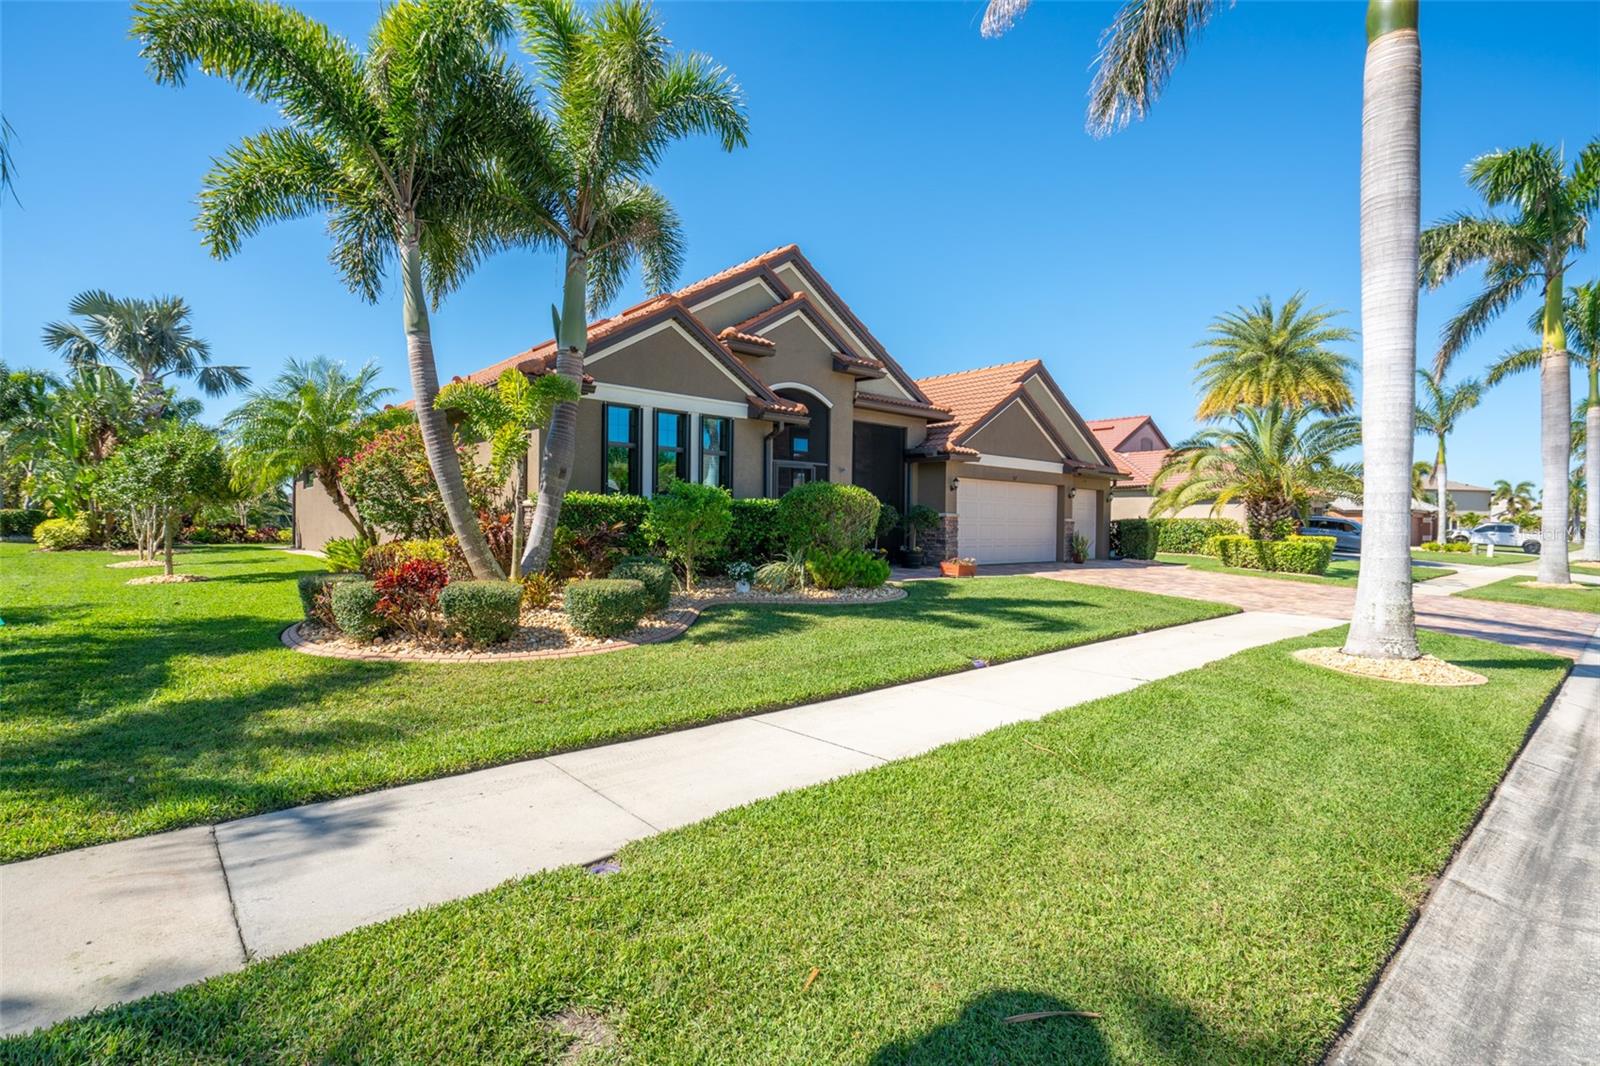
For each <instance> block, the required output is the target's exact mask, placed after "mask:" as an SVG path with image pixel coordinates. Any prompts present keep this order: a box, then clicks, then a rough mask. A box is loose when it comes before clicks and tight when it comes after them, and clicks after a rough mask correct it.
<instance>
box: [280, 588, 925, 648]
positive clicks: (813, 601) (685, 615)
mask: <svg viewBox="0 0 1600 1066" xmlns="http://www.w3.org/2000/svg"><path fill="white" fill-rule="evenodd" d="M891 592H892V593H893V595H888V596H882V597H877V598H874V599H870V600H868V599H857V598H844V597H841V598H840V599H835V600H822V599H817V598H816V597H814V596H781V597H762V598H761V599H750V598H749V597H746V596H738V595H733V596H711V597H708V598H706V599H704V600H701V601H700V602H698V603H696V604H694V605H693V606H685V607H677V608H674V609H672V610H670V611H664V612H662V613H661V614H660V615H658V616H657V617H658V618H662V619H668V620H670V621H671V624H670V625H667V626H663V627H662V628H660V629H656V630H652V631H651V632H650V633H649V634H648V635H646V636H644V637H641V638H639V639H638V640H608V641H606V642H605V643H603V644H589V645H585V646H584V647H581V648H537V649H532V650H528V651H467V650H462V651H419V650H416V649H409V650H406V651H394V652H386V651H378V650H356V649H354V648H339V647H333V646H330V645H327V644H323V643H321V642H318V641H311V640H307V639H305V638H304V637H302V636H301V635H300V623H299V622H296V623H294V625H292V626H290V627H289V628H287V629H285V630H284V631H283V632H282V633H280V634H279V635H278V639H279V640H281V641H283V645H284V647H286V648H289V649H291V650H293V651H298V652H302V653H304V654H306V655H320V656H321V657H323V658H325V659H358V660H361V661H364V662H391V663H393V662H402V663H464V662H474V663H496V662H521V661H523V660H526V659H572V658H576V657H577V656H579V655H600V654H603V653H605V652H608V651H621V650H622V649H623V648H637V647H640V646H642V645H646V644H664V643H666V642H667V641H669V640H675V639H676V638H678V637H680V636H682V635H683V633H684V632H685V631H686V630H687V629H688V628H689V627H690V626H692V625H694V623H695V621H696V619H698V618H699V617H700V612H701V611H703V610H705V609H706V608H707V607H715V606H717V605H718V604H724V603H745V604H761V605H772V606H778V607H781V606H785V605H788V606H796V605H803V606H810V607H840V606H852V605H867V604H878V603H894V602H895V601H896V600H903V599H905V598H906V590H905V589H903V588H895V589H892V590H891Z"/></svg>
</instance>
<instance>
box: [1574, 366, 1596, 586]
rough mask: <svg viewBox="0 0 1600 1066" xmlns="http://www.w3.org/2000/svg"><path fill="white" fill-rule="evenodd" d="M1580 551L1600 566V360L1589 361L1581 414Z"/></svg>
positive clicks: (1589, 560) (1580, 555)
mask: <svg viewBox="0 0 1600 1066" xmlns="http://www.w3.org/2000/svg"><path fill="white" fill-rule="evenodd" d="M1583 488H1584V497H1585V499H1584V504H1585V505H1584V508H1583V511H1584V516H1583V551H1582V552H1581V553H1580V554H1579V556H1578V558H1580V559H1582V560H1584V561H1585V562H1591V563H1600V357H1595V356H1593V355H1591V356H1590V358H1589V409H1588V410H1587V411H1586V412H1584V445H1583Z"/></svg>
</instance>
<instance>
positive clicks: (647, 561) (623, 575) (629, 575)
mask: <svg viewBox="0 0 1600 1066" xmlns="http://www.w3.org/2000/svg"><path fill="white" fill-rule="evenodd" d="M611 576H612V577H614V578H617V579H618V580H622V581H637V582H639V584H641V585H643V586H644V591H645V597H646V599H647V601H648V603H647V606H648V607H649V608H650V610H652V611H664V610H666V609H667V604H668V603H670V602H672V586H673V584H674V582H673V580H672V567H670V566H668V565H667V564H666V563H665V562H663V561H662V560H660V559H657V558H655V557H654V556H650V555H633V556H629V557H628V558H626V559H624V560H622V561H621V562H619V563H618V564H617V565H616V566H613V567H612V568H611Z"/></svg>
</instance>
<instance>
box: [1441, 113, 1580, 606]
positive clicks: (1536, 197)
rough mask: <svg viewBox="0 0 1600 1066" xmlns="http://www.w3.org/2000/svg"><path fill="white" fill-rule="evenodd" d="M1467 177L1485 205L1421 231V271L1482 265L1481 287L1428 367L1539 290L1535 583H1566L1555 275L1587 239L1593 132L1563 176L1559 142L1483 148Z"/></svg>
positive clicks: (1567, 436) (1564, 384)
mask: <svg viewBox="0 0 1600 1066" xmlns="http://www.w3.org/2000/svg"><path fill="white" fill-rule="evenodd" d="M1467 183H1468V184H1469V185H1471V186H1472V188H1473V189H1475V190H1476V191H1477V192H1478V193H1479V194H1480V195H1482V197H1483V199H1484V202H1485V204H1486V205H1487V206H1488V208H1489V209H1490V211H1491V212H1493V211H1494V210H1495V209H1497V208H1508V209H1509V210H1508V211H1507V212H1506V213H1505V214H1503V215H1502V214H1496V213H1489V214H1482V215H1474V214H1467V213H1461V214H1457V215H1454V216H1452V217H1450V218H1447V219H1445V220H1444V221H1443V222H1440V223H1439V224H1438V225H1435V226H1431V227H1429V229H1428V230H1427V232H1425V233H1424V234H1423V235H1422V278H1423V280H1424V282H1426V283H1427V284H1428V285H1430V286H1438V285H1443V284H1444V283H1445V282H1447V281H1449V280H1450V279H1451V278H1454V277H1456V276H1457V275H1458V274H1460V273H1461V272H1462V271H1464V270H1466V269H1468V268H1469V267H1473V266H1480V265H1481V266H1482V267H1483V277H1484V285H1483V291H1482V292H1480V293H1479V294H1478V295H1477V296H1475V297H1473V298H1472V300H1470V301H1469V302H1468V303H1467V305H1466V306H1465V307H1463V308H1462V309H1461V311H1460V313H1458V314H1457V315H1456V316H1455V317H1454V318H1453V319H1451V320H1450V321H1449V322H1448V323H1447V324H1446V325H1445V328H1444V333H1443V335H1442V336H1441V338H1440V343H1439V354H1438V356H1437V357H1436V358H1435V361H1434V362H1435V366H1436V367H1437V368H1438V369H1440V370H1441V371H1442V370H1443V368H1445V367H1446V366H1449V365H1450V362H1451V361H1452V360H1453V359H1455V357H1456V356H1457V355H1459V354H1460V353H1461V350H1462V348H1464V347H1465V346H1466V345H1467V343H1468V342H1469V341H1470V340H1472V338H1473V337H1475V336H1477V335H1478V334H1479V333H1481V332H1482V331H1483V330H1484V329H1486V328H1487V327H1488V326H1489V324H1490V323H1491V322H1493V321H1494V320H1495V319H1496V318H1497V317H1498V316H1499V315H1500V314H1501V313H1502V312H1503V311H1505V310H1506V309H1507V308H1509V307H1510V306H1511V305H1512V304H1513V303H1514V302H1515V301H1516V300H1518V299H1519V298H1520V297H1522V296H1523V295H1524V294H1526V293H1528V292H1530V291H1533V290H1534V289H1536V288H1537V289H1538V290H1539V292H1540V293H1541V295H1542V296H1543V300H1542V303H1543V312H1542V314H1541V317H1540V334H1541V337H1540V345H1539V351H1540V355H1539V407H1540V411H1539V458H1540V475H1541V477H1542V479H1543V481H1544V486H1545V500H1546V503H1545V513H1544V516H1543V517H1544V525H1543V531H1542V533H1541V534H1540V540H1541V542H1542V545H1541V546H1542V550H1541V552H1540V555H1539V580H1540V581H1541V582H1549V583H1553V584H1566V583H1567V582H1568V581H1569V580H1570V579H1571V578H1570V571H1569V569H1568V567H1567V540H1566V537H1567V492H1566V484H1567V470H1568V466H1569V465H1570V459H1571V455H1572V438H1571V427H1570V426H1569V424H1568V414H1567V413H1568V411H1569V410H1571V407H1572V381H1571V378H1570V376H1569V374H1570V371H1569V359H1568V356H1567V344H1568V338H1567V335H1566V322H1565V314H1564V307H1565V304H1566V300H1565V295H1564V291H1563V289H1564V285H1563V282H1564V278H1565V275H1566V272H1567V270H1568V269H1569V268H1570V267H1571V266H1572V264H1573V262H1574V260H1575V257H1576V256H1577V254H1578V253H1579V252H1581V251H1583V249H1584V248H1585V247H1586V245H1587V241H1588V229H1589V218H1590V216H1592V215H1593V214H1594V213H1595V211H1596V210H1600V139H1597V140H1593V141H1590V142H1589V143H1588V145H1586V146H1585V147H1584V149H1583V151H1581V152H1579V153H1578V158H1577V159H1576V160H1575V161H1574V163H1573V165H1572V167H1571V170H1570V173H1569V172H1568V170H1567V167H1566V164H1565V162H1564V160H1563V159H1562V153H1561V151H1560V149H1557V148H1551V147H1550V146H1548V145H1544V144H1538V143H1534V144H1530V145H1528V146H1526V147H1524V148H1512V149H1507V150H1503V151H1496V152H1490V153H1488V154H1487V155H1482V156H1479V157H1478V158H1477V159H1474V160H1473V161H1472V162H1471V163H1469V164H1467Z"/></svg>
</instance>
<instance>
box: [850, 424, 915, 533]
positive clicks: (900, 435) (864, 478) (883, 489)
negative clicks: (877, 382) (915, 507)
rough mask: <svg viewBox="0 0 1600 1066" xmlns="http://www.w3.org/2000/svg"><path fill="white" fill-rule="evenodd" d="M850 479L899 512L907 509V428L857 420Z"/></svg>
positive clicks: (902, 512)
mask: <svg viewBox="0 0 1600 1066" xmlns="http://www.w3.org/2000/svg"><path fill="white" fill-rule="evenodd" d="M852 451H853V454H852V456H851V466H852V473H851V477H850V480H851V481H852V482H854V483H855V484H857V485H859V486H861V487H862V488H864V489H866V490H867V491H868V492H870V493H872V494H873V495H874V496H876V497H877V498H878V499H880V500H882V501H883V502H884V503H886V504H888V505H889V506H890V507H893V508H894V509H895V510H896V511H898V512H899V513H901V514H904V513H905V510H906V431H905V428H904V427H903V426H879V425H874V424H873V423H871V422H857V423H856V424H855V431H854V434H853V441H852Z"/></svg>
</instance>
